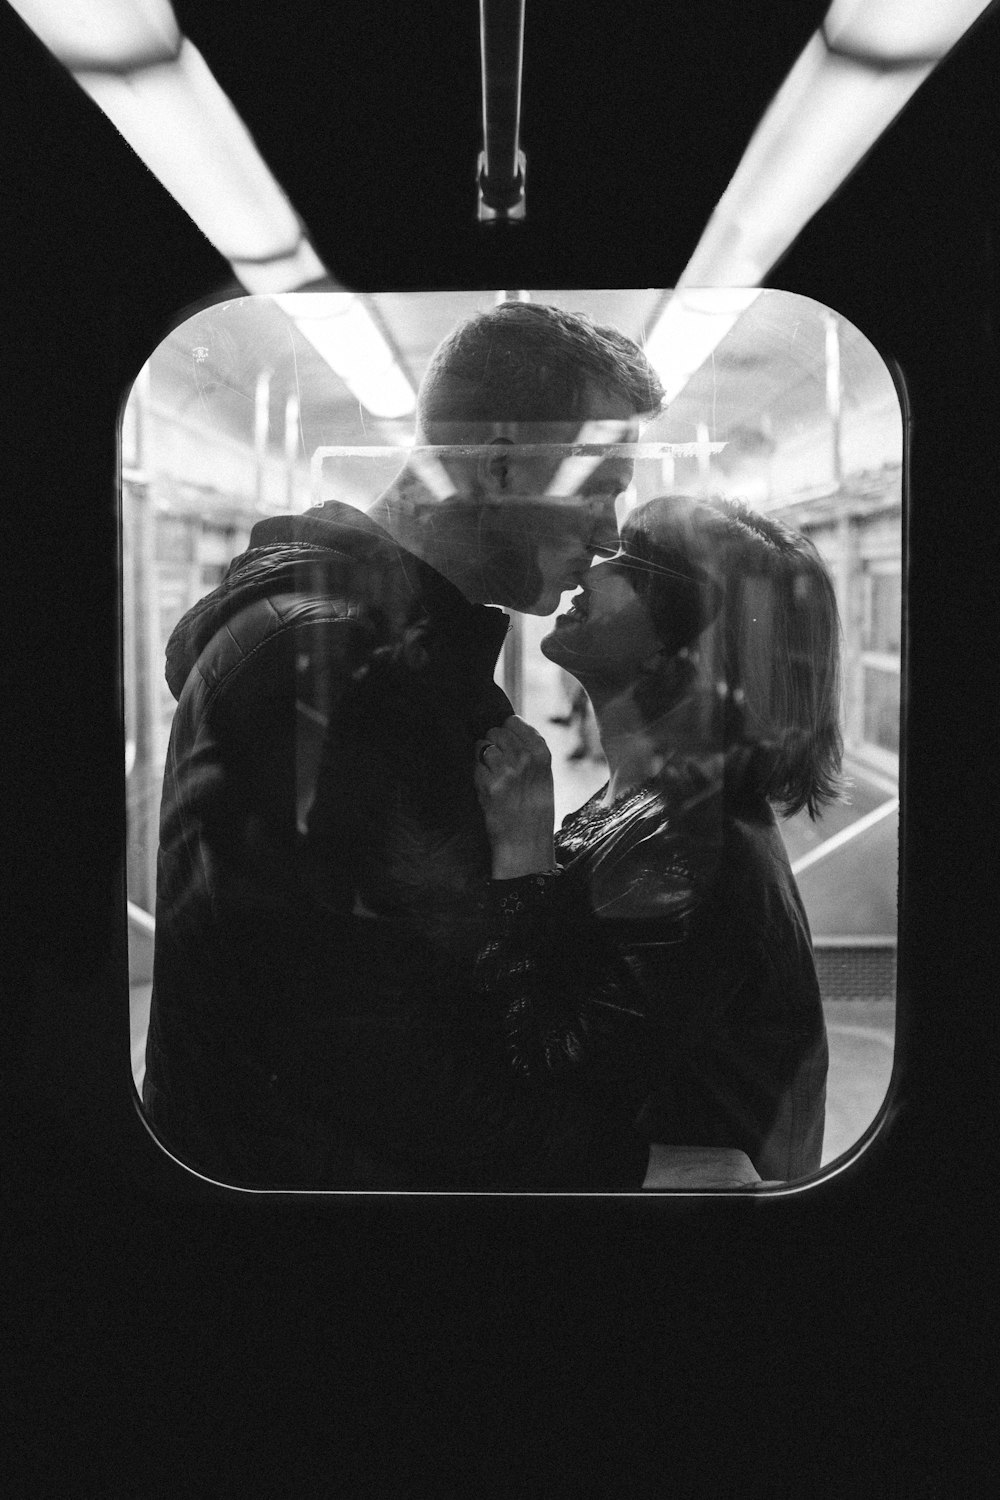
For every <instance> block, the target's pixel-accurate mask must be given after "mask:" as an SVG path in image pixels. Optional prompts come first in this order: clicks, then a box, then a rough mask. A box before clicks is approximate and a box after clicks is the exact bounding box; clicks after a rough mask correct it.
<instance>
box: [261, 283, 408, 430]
mask: <svg viewBox="0 0 1000 1500" xmlns="http://www.w3.org/2000/svg"><path fill="white" fill-rule="evenodd" d="M274 300H275V302H276V303H277V304H278V306H279V307H280V308H281V309H282V311H283V312H285V313H287V314H288V316H289V317H290V318H291V320H292V322H293V323H294V324H295V326H296V327H297V328H298V330H299V332H300V333H301V334H302V336H303V337H304V338H307V339H308V340H309V342H310V344H312V346H313V348H314V349H316V350H317V352H318V353H319V354H321V355H322V356H323V358H324V359H325V360H326V362H327V364H328V365H329V366H330V368H331V369H332V370H334V371H336V373H337V374H338V375H339V376H340V378H341V379H342V380H343V381H344V383H345V385H347V387H348V388H349V389H350V390H351V391H352V392H353V393H354V395H355V396H357V398H358V400H359V401H360V402H361V403H362V404H363V405H364V406H366V407H367V408H368V410H369V411H370V412H371V413H372V415H373V416H376V417H405V416H409V414H410V413H411V412H413V411H414V410H415V409H416V404H417V399H416V395H415V393H414V390H413V387H412V386H411V385H410V382H409V381H408V380H407V378H406V376H405V375H404V374H403V371H402V370H401V369H400V368H399V365H398V364H397V363H396V359H395V356H394V355H393V352H392V349H391V348H390V347H389V345H388V343H387V342H386V340H385V338H384V337H383V335H382V332H381V330H380V328H379V327H378V325H377V324H376V322H375V320H374V318H373V317H372V316H371V314H370V312H369V311H368V309H367V308H366V307H365V305H364V303H363V302H362V301H361V299H360V298H358V297H355V296H354V295H353V294H352V293H350V292H292V293H290V294H288V295H285V296H278V297H275V299H274Z"/></svg>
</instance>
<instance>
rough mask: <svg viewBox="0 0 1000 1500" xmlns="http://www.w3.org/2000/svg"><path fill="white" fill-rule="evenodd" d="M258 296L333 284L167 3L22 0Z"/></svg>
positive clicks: (41, 31) (21, 9)
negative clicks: (325, 281) (312, 283)
mask: <svg viewBox="0 0 1000 1500" xmlns="http://www.w3.org/2000/svg"><path fill="white" fill-rule="evenodd" d="M14 8H15V10H17V11H18V13H19V14H20V15H21V16H22V18H23V19H24V20H25V21H26V22H27V24H28V25H29V26H30V27H31V28H32V30H33V31H34V32H35V33H36V34H37V35H38V37H39V38H40V39H41V40H42V41H43V42H44V43H45V45H46V46H47V47H48V48H49V49H50V50H51V51H52V52H53V53H54V54H55V56H56V57H57V58H58V59H59V60H60V62H62V63H63V64H64V65H65V66H66V67H68V68H69V69H70V71H71V72H72V73H73V76H74V77H75V78H76V80H77V82H78V83H79V84H80V85H81V87H82V88H83V89H84V90H85V91H86V92H87V93H88V94H89V95H90V97H91V98H92V99H93V100H94V102H95V104H97V105H98V106H99V108H100V109H102V110H103V111H104V113H105V114H106V115H107V116H108V118H109V119H110V120H111V122H112V124H113V125H114V126H115V127H116V129H117V130H119V131H120V133H121V134H122V135H123V136H124V138H125V140H126V141H127V142H128V144H129V145H130V146H131V147H132V150H133V151H135V153H136V154H137V156H139V158H140V159H141V160H142V161H143V162H144V163H145V165H146V166H147V167H148V168H149V169H150V171H151V172H152V173H153V174H154V176H155V177H157V178H158V179H159V181H160V182H161V183H162V184H163V186H164V187H165V188H166V189H167V191H168V192H169V193H170V194H171V195H172V196H173V197H174V198H175V199H176V200H177V202H178V203H179V204H180V206H181V208H183V209H184V211H185V213H187V214H189V215H190V217H191V218H192V219H193V220H194V222H195V224H196V225H197V226H198V228H199V229H200V230H201V232H202V233H203V234H204V235H205V237H206V238H207V239H208V240H209V241H210V242H211V243H212V244H213V245H214V246H215V248H216V249H217V250H219V251H220V252H221V254H222V255H224V256H225V257H226V259H227V260H228V261H229V262H230V264H231V265H232V267H233V271H234V273H235V275H236V276H237V278H238V279H239V281H240V282H241V284H242V285H243V286H244V287H246V289H247V290H248V291H251V292H266V293H272V292H277V291H287V290H290V289H291V288H294V287H296V286H302V285H303V284H304V283H306V282H310V281H315V280H318V279H319V278H321V277H323V276H325V275H326V274H327V273H326V271H325V268H324V266H323V264H322V262H321V261H320V259H319V257H318V256H317V254H316V252H315V250H314V249H313V248H312V246H311V245H310V243H309V240H308V238H307V237H306V235H305V232H304V230H303V227H302V224H301V223H300V221H299V219H298V216H297V215H296V213H295V211H294V209H293V208H292V206H291V204H290V203H289V201H288V199H287V197H286V196H285V193H284V192H283V191H282V189H281V187H280V186H279V185H278V183H277V182H276V181H275V179H274V177H273V176H272V175H271V172H270V171H269V169H268V167H267V165H266V164H265V162H264V161H263V159H262V157H261V156H260V154H259V152H258V151H257V148H256V146H255V145H254V143H253V140H252V138H251V136H250V132H249V131H248V130H247V127H246V126H245V125H244V123H243V121H242V120H241V119H240V117H239V115H238V114H237V113H236V110H235V108H234V107H233V105H232V103H231V102H230V100H229V99H228V98H227V96H226V94H225V93H224V92H223V91H222V89H221V88H220V86H219V84H218V83H217V81H216V79H215V78H214V77H213V75H212V73H211V71H210V69H209V68H208V65H207V64H206V62H205V60H204V58H203V57H202V56H201V53H200V52H199V51H198V49H197V48H196V47H195V46H194V45H193V44H192V43H191V42H190V41H188V40H187V38H185V37H183V36H182V35H181V33H180V31H179V29H178V26H177V22H176V19H175V18H174V14H173V11H172V9H171V7H170V5H169V4H167V3H166V0H14Z"/></svg>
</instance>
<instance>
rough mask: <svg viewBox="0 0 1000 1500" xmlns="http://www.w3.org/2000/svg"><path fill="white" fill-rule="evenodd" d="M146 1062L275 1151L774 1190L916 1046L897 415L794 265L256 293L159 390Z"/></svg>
mask: <svg viewBox="0 0 1000 1500" xmlns="http://www.w3.org/2000/svg"><path fill="white" fill-rule="evenodd" d="M121 444H122V446H121V452H122V474H121V479H122V502H121V503H122V593H123V613H124V643H123V644H124V650H123V662H124V676H125V682H124V696H125V725H126V747H125V753H126V769H127V798H128V802H127V827H128V846H127V880H128V919H129V968H130V974H129V980H130V996H131V1026H132V1072H133V1081H134V1086H135V1088H136V1090H137V1092H138V1094H139V1096H140V1098H141V1100H142V1103H143V1110H144V1113H145V1117H146V1119H147V1121H148V1123H149V1125H150V1127H151V1128H152V1130H153V1132H154V1134H155V1135H156V1136H157V1137H158V1138H159V1139H160V1140H161V1141H162V1143H163V1145H164V1146H165V1147H166V1148H167V1149H168V1150H169V1151H170V1152H171V1153H172V1154H173V1155H174V1156H175V1157H177V1158H178V1159H179V1160H180V1161H181V1162H183V1163H185V1164H186V1165H187V1166H189V1167H191V1168H192V1169H194V1170H195V1171H197V1172H199V1173H201V1174H202V1175H204V1176H207V1177H209V1178H211V1179H213V1180H215V1181H218V1182H221V1183H224V1184H229V1185H232V1186H236V1187H242V1188H252V1189H260V1190H274V1191H287V1190H297V1191H302V1190H314V1191H317V1192H338V1191H347V1192H353V1191H391V1192H428V1191H433V1192H441V1191H443V1192H540V1193H553V1192H598V1193H606V1192H607V1193H611V1192H654V1191H664V1190H666V1191H675V1190H692V1189H694V1190H699V1191H712V1192H718V1191H726V1192H728V1191H734V1192H741V1193H744V1192H750V1193H753V1192H758V1191H764V1192H766V1191H768V1190H771V1189H773V1188H775V1187H777V1186H779V1185H784V1184H786V1183H788V1182H796V1181H803V1180H804V1179H806V1178H809V1177H811V1176H813V1175H814V1174H816V1173H819V1172H821V1171H822V1170H823V1169H825V1168H827V1167H828V1166H830V1165H831V1164H832V1163H834V1162H836V1161H838V1159H840V1158H842V1157H843V1156H844V1154H845V1153H846V1152H848V1151H849V1149H850V1148H851V1147H852V1146H853V1145H854V1144H855V1143H856V1142H857V1141H859V1140H860V1139H861V1137H863V1136H864V1135H865V1133H866V1132H867V1131H868V1130H869V1127H870V1126H871V1125H872V1124H873V1122H874V1121H875V1119H876V1117H877V1116H878V1115H879V1112H880V1110H881V1107H882V1105H883V1102H884V1100H885V1098H886V1094H887V1091H888V1088H889V1082H890V1074H891V1071H892V1064H893V1047H894V1040H893V1039H894V1021H895V1007H896V979H895V974H896V963H895V960H896V942H897V876H898V869H897V847H898V829H899V768H900V754H901V751H902V725H903V723H904V717H903V709H904V704H905V681H906V679H905V664H904V660H903V656H902V652H903V649H904V635H903V628H902V620H903V603H904V588H905V585H904V579H905V558H904V556H903V550H902V511H903V503H904V500H903V421H902V415H901V408H900V400H899V395H898V393H897V389H896V386H895V383H894V380H893V378H892V376H891V374H890V372H889V370H888V369H887V367H886V365H885V363H884V361H883V360H882V358H881V357H880V355H879V354H878V352H877V351H876V350H875V349H874V347H873V346H872V344H871V343H870V342H869V341H868V339H867V338H866V337H865V336H864V334H863V332H861V331H859V330H858V329H857V328H854V327H853V326H852V325H851V324H850V323H848V322H847V321H846V320H844V319H843V318H842V317H840V316H839V315H838V314H837V313H835V312H833V311H831V310H830V309H828V308H826V307H824V306H822V305H820V304H818V303H816V302H814V301H812V300H811V299H808V298H805V297H800V296H795V295H792V294H789V293H784V292H780V291H770V290H768V291H760V292H756V291H747V290H742V289H741V290H738V291H728V292H727V291H724V290H722V291H681V292H676V293H673V292H670V291H669V290H662V289H644V290H633V291H622V290H615V291H571V292H555V291H551V290H547V291H537V290H525V291H516V292H511V291H504V292H467V291H464V292H454V293H446V292H434V293H394V294H388V293H387V294H377V295H364V296H362V295H357V296H354V295H348V294H325V293H315V294H301V295H294V294H293V295H288V296H281V297H261V296H257V297H245V298H238V299H236V300H232V301H229V302H225V303H220V304H218V305H215V306H212V307H209V308H207V309H205V310H203V311H201V312H199V313H197V314H196V315H194V316H193V317H190V318H189V319H187V320H186V321H185V322H183V323H182V324H180V325H179V326H178V327H177V328H176V329H175V330H174V331H173V332H172V333H171V334H170V335H169V337H167V338H166V339H165V340H164V341H163V342H162V343H161V344H160V345H159V347H158V348H157V349H156V350H155V351H154V353H153V354H152V355H151V357H150V358H149V360H148V362H147V364H146V365H145V367H144V368H143V370H142V372H141V373H140V375H139V377H138V379H137V380H136V382H135V384H134V386H133V388H132V391H131V394H130V396H129V399H128V402H127V404H126V407H125V409H124V414H123V419H122V438H121Z"/></svg>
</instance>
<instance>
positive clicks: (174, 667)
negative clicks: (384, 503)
mask: <svg viewBox="0 0 1000 1500" xmlns="http://www.w3.org/2000/svg"><path fill="white" fill-rule="evenodd" d="M282 593H304V594H324V595H329V597H330V598H331V599H335V598H338V597H339V598H345V597H350V598H351V599H352V601H357V600H358V598H359V596H360V597H361V598H362V599H363V600H364V601H365V605H366V606H367V607H369V608H370V612H371V614H372V616H373V617H374V616H375V614H376V612H377V614H378V618H379V620H380V622H381V624H382V626H383V628H384V627H386V626H387V627H388V628H389V630H390V632H391V631H392V630H394V629H402V628H403V627H404V626H405V624H406V623H407V621H408V619H411V618H412V617H413V616H414V615H415V614H417V613H424V612H427V611H432V612H433V614H434V615H435V617H436V618H438V619H442V618H447V617H448V616H455V615H456V614H457V615H459V616H468V615H469V614H470V612H472V611H475V612H476V613H480V612H482V613H485V614H488V615H491V616H493V615H495V616H497V617H498V619H497V623H496V625H495V627H494V628H495V629H496V630H498V631H499V633H500V640H501V641H502V637H503V633H504V632H505V631H506V628H507V618H506V616H505V615H502V614H501V613H500V611H499V610H493V609H489V610H485V611H484V610H483V609H482V606H473V605H470V604H469V603H468V601H467V600H466V599H465V597H464V596H463V595H462V594H461V592H460V591H459V590H458V589H457V588H455V586H454V585H453V584H451V583H449V581H448V580H447V579H446V578H443V577H442V576H441V574H440V573H438V572H437V571H436V570H435V569H434V568H432V567H430V566H429V564H427V563H425V562H423V561H421V560H420V559H419V558H417V557H415V556H414V555H413V554H412V553H411V552H408V551H406V549H405V548H403V547H401V546H400V545H399V543H398V542H397V541H396V540H395V539H394V538H393V537H392V536H390V534H389V533H388V532H387V531H385V530H384V529H383V528H382V527H381V526H378V525H377V524H376V523H375V522H374V521H371V520H369V518H368V517H367V516H366V515H365V514H364V513H363V512H362V511H359V510H356V509H355V508H354V507H353V506H351V505H345V504H342V503H340V502H337V501H331V502H328V503H327V504H325V505H319V506H314V507H313V508H312V509H311V510H308V511H304V512H303V513H302V514H300V515H293V516H269V517H268V518H267V519H266V520H263V521H258V522H257V524H256V526H254V528H253V530H252V531H251V533H250V545H249V547H248V548H247V550H246V551H245V552H243V553H241V554H240V555H239V556H238V557H235V558H234V559H233V561H232V562H231V563H230V565H229V568H228V571H227V572H226V576H225V578H223V580H222V582H221V583H220V584H219V585H218V586H217V587H216V588H215V589H213V590H212V592H211V593H210V594H206V596H205V597H204V599H199V600H198V602H197V603H196V604H194V605H192V607H191V608H190V609H189V610H188V611H187V613H186V614H185V615H184V616H183V617H182V618H181V619H180V620H179V621H178V623H177V625H176V626H175V628H174V630H173V632H172V634H171V636H170V639H169V641H168V643H167V650H166V680H167V686H168V687H169V688H170V691H171V693H172V694H173V696H174V697H175V698H179V697H180V695H181V692H182V690H183V688H184V684H185V682H186V681H187V679H188V676H189V674H190V672H191V668H192V667H193V666H194V664H195V662H196V661H197V660H198V657H199V656H200V655H201V653H202V651H203V650H204V649H205V647H206V646H207V645H208V643H209V642H210V641H211V640H212V638H213V637H214V636H215V635H216V634H217V632H218V631H219V630H220V629H221V628H222V627H223V626H224V625H225V624H226V622H227V621H228V620H230V619H232V617H233V616H234V615H236V614H237V613H239V611H241V610H243V609H245V608H247V606H248V605H250V604H253V603H255V602H256V601H257V600H259V599H263V598H266V597H267V596H268V595H273V594H282ZM355 610H356V604H355ZM362 612H364V611H362ZM500 622H502V624H501V623H500ZM497 649H499V645H498V647H497Z"/></svg>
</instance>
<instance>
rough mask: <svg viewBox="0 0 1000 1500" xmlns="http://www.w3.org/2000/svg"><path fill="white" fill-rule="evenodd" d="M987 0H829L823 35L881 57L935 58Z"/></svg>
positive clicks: (951, 42)
mask: <svg viewBox="0 0 1000 1500" xmlns="http://www.w3.org/2000/svg"><path fill="white" fill-rule="evenodd" d="M989 3H990V0H877V3H875V4H873V3H872V0H833V4H832V5H831V6H830V9H829V10H828V11H827V14H826V19H825V21H824V22H823V30H824V31H825V32H826V36H827V40H828V41H829V42H831V43H832V44H834V45H835V46H837V47H842V48H844V49H845V50H846V49H847V48H850V49H851V50H854V51H858V52H865V53H868V54H870V55H871V56H873V57H874V56H877V57H879V58H882V59H884V60H886V61H894V60H899V59H905V58H915V57H922V58H924V59H925V60H929V59H931V58H933V59H935V60H940V59H941V58H942V57H944V55H945V53H946V52H948V51H950V49H951V48H952V47H953V46H954V45H955V43H956V42H957V41H958V39H959V37H961V36H963V35H964V33H965V32H966V31H968V29H969V27H970V26H971V25H972V23H973V21H975V20H977V19H978V17H979V16H981V15H982V13H983V11H984V10H986V8H987V5H988V4H989Z"/></svg>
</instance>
